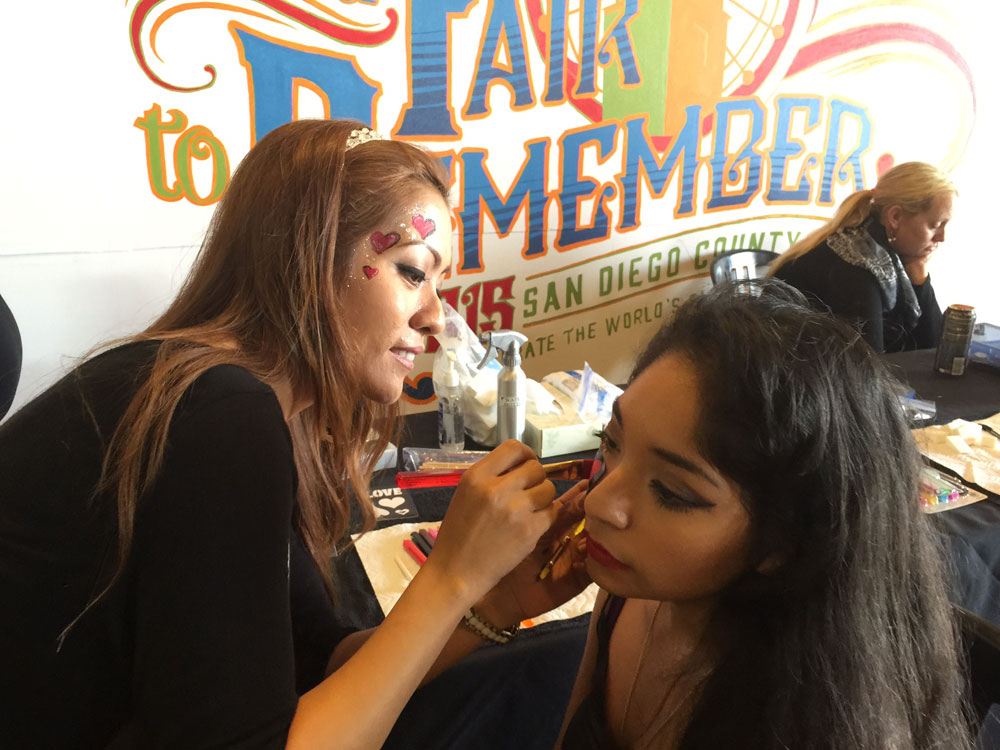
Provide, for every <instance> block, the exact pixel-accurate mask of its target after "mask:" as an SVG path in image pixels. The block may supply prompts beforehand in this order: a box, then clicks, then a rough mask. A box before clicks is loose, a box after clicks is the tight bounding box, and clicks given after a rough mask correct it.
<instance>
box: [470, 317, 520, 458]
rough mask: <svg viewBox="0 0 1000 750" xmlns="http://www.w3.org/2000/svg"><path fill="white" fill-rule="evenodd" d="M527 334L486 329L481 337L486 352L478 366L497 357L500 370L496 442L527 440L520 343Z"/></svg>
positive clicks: (484, 364) (483, 365)
mask: <svg viewBox="0 0 1000 750" xmlns="http://www.w3.org/2000/svg"><path fill="white" fill-rule="evenodd" d="M527 340H528V337H527V336H525V335H524V334H523V333H518V332H517V331H487V332H486V333H484V334H483V335H482V336H480V341H482V342H483V344H484V345H485V347H486V354H485V356H484V357H483V359H482V361H481V362H480V363H479V369H482V368H483V367H485V366H486V364H487V363H488V362H489V361H490V360H491V359H493V358H494V357H496V358H497V359H499V360H500V364H501V366H502V367H501V369H500V372H498V373H497V442H498V443H502V442H503V441H504V440H510V439H514V440H524V427H525V413H526V407H527V404H528V396H527V390H528V380H527V378H526V377H525V375H524V370H522V369H521V346H522V345H523V344H524V343H525V342H526V341H527Z"/></svg>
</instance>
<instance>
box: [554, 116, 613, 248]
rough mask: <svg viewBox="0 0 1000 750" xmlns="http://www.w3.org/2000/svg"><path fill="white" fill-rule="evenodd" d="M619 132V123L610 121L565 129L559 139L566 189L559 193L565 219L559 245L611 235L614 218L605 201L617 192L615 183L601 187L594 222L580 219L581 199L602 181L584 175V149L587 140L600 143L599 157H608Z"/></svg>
mask: <svg viewBox="0 0 1000 750" xmlns="http://www.w3.org/2000/svg"><path fill="white" fill-rule="evenodd" d="M617 132H618V126H617V125H616V124H615V123H607V124H606V125H596V126H593V127H589V128H584V129H583V130H578V131H576V132H569V133H565V134H564V135H563V136H562V138H560V139H559V145H560V148H561V150H562V190H561V191H560V193H559V204H560V206H562V222H561V223H560V226H559V235H558V237H557V239H556V244H558V245H559V247H562V248H566V247H570V246H572V245H577V244H580V243H582V242H592V241H594V240H599V239H604V238H605V237H607V236H608V234H609V229H608V225H609V221H610V219H609V216H608V209H607V208H606V207H605V203H606V202H607V201H608V200H610V199H611V198H613V197H614V195H615V188H614V186H613V185H605V186H604V187H603V188H602V189H601V193H600V195H599V196H598V198H597V202H596V206H595V208H594V224H593V225H592V226H589V227H587V226H584V227H581V226H580V225H579V224H578V223H577V222H578V220H579V218H580V201H581V200H582V199H584V198H587V197H589V196H591V195H592V194H593V193H594V190H595V189H596V188H598V187H600V184H601V183H599V182H598V181H597V180H594V179H591V178H590V177H581V176H580V150H581V149H582V148H583V146H584V145H585V144H587V143H596V144H597V160H598V161H604V160H605V159H606V158H607V154H608V152H609V151H611V150H612V149H613V148H614V146H615V135H616V134H617Z"/></svg>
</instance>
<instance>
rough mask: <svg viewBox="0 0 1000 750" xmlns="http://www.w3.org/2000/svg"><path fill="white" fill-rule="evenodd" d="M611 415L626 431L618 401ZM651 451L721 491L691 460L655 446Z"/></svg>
mask: <svg viewBox="0 0 1000 750" xmlns="http://www.w3.org/2000/svg"><path fill="white" fill-rule="evenodd" d="M611 413H612V414H614V417H615V419H617V420H618V424H619V425H621V427H622V429H624V428H625V421H624V420H623V419H622V410H621V407H620V406H618V399H615V402H614V403H613V404H612V405H611ZM650 450H651V451H652V452H653V453H655V454H656V455H657V456H658V457H659V458H661V459H662V460H664V461H666V462H667V463H669V464H673V465H674V466H676V467H677V468H679V469H682V470H684V471H686V472H688V473H689V474H694V475H696V476H699V477H701V478H702V479H704V480H705V481H706V482H708V483H709V484H711V485H712V486H713V487H719V488H720V489H721V485H720V484H719V483H718V481H716V480H715V478H713V477H712V476H710V475H709V473H708V472H707V471H705V469H703V468H702V467H701V466H699V465H698V464H696V463H694V462H693V461H691V460H690V459H688V458H685V457H684V456H681V455H680V454H678V453H674V452H673V451H668V450H664V449H663V448H660V447H658V446H655V445H654V446H652V447H651V448H650Z"/></svg>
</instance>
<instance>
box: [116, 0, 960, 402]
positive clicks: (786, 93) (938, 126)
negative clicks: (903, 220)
mask: <svg viewBox="0 0 1000 750" xmlns="http://www.w3.org/2000/svg"><path fill="white" fill-rule="evenodd" d="M124 13H125V16H123V19H122V20H123V28H125V29H127V39H126V38H125V37H124V36H123V38H122V40H121V43H122V44H128V45H130V46H131V50H132V54H133V56H134V64H135V66H136V70H137V71H140V72H141V74H142V76H143V81H144V83H143V84H142V87H141V91H142V93H141V94H138V95H137V91H136V90H133V91H130V92H129V96H132V97H133V98H134V105H135V119H134V128H135V132H136V134H137V136H138V137H136V139H135V142H134V143H133V144H132V146H131V148H132V156H133V157H134V163H135V169H137V170H145V172H146V177H147V182H148V191H147V192H146V193H145V194H144V195H136V196H131V197H130V198H129V200H132V201H160V202H166V203H175V204H178V205H180V204H184V203H187V204H192V205H194V206H202V207H205V209H204V211H205V212H206V213H205V214H204V218H203V219H201V220H207V212H208V211H210V207H211V205H212V204H213V203H215V202H216V201H217V200H218V199H219V197H220V195H221V194H222V192H223V190H224V189H225V185H226V182H227V180H228V178H229V176H230V174H231V171H232V169H233V168H234V167H235V165H236V164H237V163H238V161H239V159H240V158H241V157H242V155H243V153H245V152H246V150H247V149H248V148H249V147H250V146H251V145H252V144H253V143H254V142H255V141H256V140H258V139H259V138H260V137H262V136H263V135H264V134H265V133H267V132H268V131H270V130H271V129H273V128H274V127H276V126H278V125H280V124H282V123H284V122H286V121H289V120H292V119H296V118H299V117H355V118H358V119H360V120H363V121H365V122H368V123H371V124H372V125H373V126H374V127H375V128H376V129H378V130H380V131H382V132H383V133H386V134H387V135H390V136H391V137H393V138H397V139H405V140H410V141H412V142H414V143H418V144H422V145H424V146H426V147H427V148H429V149H430V150H432V151H434V152H435V153H436V154H438V155H439V156H440V157H441V158H442V159H443V160H444V161H445V162H446V163H447V164H448V165H449V167H450V169H451V174H452V177H453V180H454V187H453V196H454V204H455V207H454V232H455V236H456V244H455V247H456V248H457V251H456V257H455V263H454V269H453V273H452V274H451V276H450V282H449V283H448V284H447V285H446V288H445V291H444V296H445V298H446V299H447V300H448V301H449V302H450V303H451V304H452V305H453V306H454V307H455V308H456V309H458V310H459V311H460V312H461V313H462V314H463V315H464V316H465V318H466V320H467V321H468V323H469V324H470V326H472V327H473V328H474V329H475V330H477V331H484V330H489V329H493V328H501V327H502V328H511V327H512V328H516V329H518V330H521V331H523V332H524V333H525V334H526V335H528V337H529V343H528V344H527V345H526V347H525V366H526V369H527V370H528V372H529V374H530V375H532V376H535V377H540V376H541V375H543V374H545V373H547V372H550V371H552V370H557V369H563V368H571V367H578V366H580V365H582V363H583V360H584V358H586V359H587V360H588V361H590V363H591V365H592V366H594V367H595V369H597V370H598V371H599V372H602V373H603V374H605V375H606V376H607V377H609V378H611V379H619V380H620V379H621V378H623V377H624V374H625V372H626V371H627V367H628V364H629V362H630V360H631V357H632V355H633V353H634V351H635V349H636V348H637V346H638V345H639V342H640V341H642V340H644V339H645V338H646V337H647V336H648V335H650V334H651V333H652V331H653V329H654V327H655V326H656V325H657V324H659V323H660V322H661V321H662V320H663V319H665V318H666V317H668V316H669V315H670V314H671V311H672V310H673V309H674V308H675V307H676V306H677V305H678V304H679V303H680V301H681V300H683V299H684V298H686V297H687V296H689V295H690V294H693V293H695V292H697V291H698V290H700V289H702V288H704V286H705V285H706V284H708V283H709V282H708V266H709V264H710V262H711V259H712V258H713V257H714V256H715V255H716V254H718V253H720V252H723V251H726V250H730V249H737V248H762V249H767V250H775V251H782V250H784V249H786V248H787V247H788V246H789V245H790V244H791V243H792V242H794V241H795V239H796V238H798V237H799V236H800V235H801V234H802V233H803V232H806V231H808V230H809V229H811V228H812V227H813V226H815V225H816V222H817V221H818V220H820V219H823V218H825V217H827V216H828V215H829V214H830V213H831V211H832V208H833V207H834V206H835V205H836V204H837V203H839V201H840V200H842V199H843V198H844V197H845V196H846V195H847V194H849V193H850V192H852V191H853V190H856V189H860V188H863V187H865V186H870V185H871V184H872V183H873V182H874V180H875V179H876V177H877V174H878V173H879V172H881V171H884V169H886V168H888V167H889V166H891V165H892V164H893V163H895V162H898V161H903V160H909V159H922V160H926V161H931V162H935V163H938V164H939V165H941V166H943V167H944V168H946V169H948V168H950V167H952V166H954V165H955V164H957V163H958V162H959V160H961V158H962V156H963V154H964V151H965V148H966V144H967V141H968V139H969V135H970V132H971V128H972V125H973V121H974V119H975V113H976V87H975V81H974V80H973V75H972V72H971V69H970V67H969V65H968V64H967V62H966V60H965V59H964V58H963V56H962V54H961V53H960V52H959V49H960V45H959V44H958V43H957V41H956V40H957V28H958V25H957V22H956V21H955V20H954V19H952V17H951V15H950V11H949V3H948V2H947V1H946V0H915V1H911V2H895V3H887V2H881V1H879V0H869V1H867V2H854V3H850V2H834V1H833V0H829V1H824V0H740V1H739V2H737V1H736V0H420V1H419V2H417V0H405V1H403V0H401V1H399V2H386V1H383V0H343V1H341V2H333V1H332V0H328V1H327V2H319V1H318V0H294V1H293V0H287V1H286V0H259V1H251V0H230V1H229V2H200V1H188V2H180V1H178V0H138V1H137V2H129V3H127V6H126V8H125V11H124ZM901 75H902V76H905V77H906V78H907V79H908V80H912V78H913V77H914V76H920V77H921V79H922V85H923V86H924V87H927V88H928V89H933V90H934V92H935V97H936V98H937V103H938V106H936V107H935V108H934V112H933V113H929V112H928V110H927V108H926V105H925V103H923V102H921V101H920V99H919V98H918V97H916V96H914V95H913V93H912V88H909V87H906V86H899V85H892V84H891V82H892V81H894V80H897V81H898V80H899V77H900V76H901ZM197 215H198V216H201V214H200V213H199V214H197ZM190 222H191V214H185V221H184V222H181V224H182V228H178V229H176V231H175V230H174V229H171V228H170V227H165V228H164V231H165V232H167V233H168V234H169V233H171V232H173V231H175V233H176V234H177V235H178V236H179V235H180V234H181V231H184V232H186V233H188V234H190V228H191V223H190ZM424 356H425V357H426V361H425V362H424V364H423V366H422V367H420V368H418V369H419V370H422V371H423V372H422V374H421V375H419V376H418V377H417V378H415V379H414V380H413V381H411V382H410V383H408V385H407V393H406V396H407V398H408V400H409V401H411V402H412V403H414V404H421V403H427V402H428V401H429V400H431V399H432V398H433V396H432V390H431V384H430V377H429V372H428V371H429V369H430V359H429V357H428V355H424Z"/></svg>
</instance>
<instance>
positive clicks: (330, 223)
mask: <svg viewBox="0 0 1000 750" xmlns="http://www.w3.org/2000/svg"><path fill="white" fill-rule="evenodd" d="M362 127H364V125H363V124H362V123H359V122H355V121H350V120H301V121H297V122H291V123H288V124H286V125H283V126H281V127H279V128H277V129H275V130H273V131H272V132H270V133H268V134H267V135H266V136H265V137H264V138H263V139H261V141H260V142H259V143H258V144H257V145H256V146H255V147H254V148H253V149H251V150H250V152H249V153H248V154H247V155H246V157H245V158H244V159H243V161H242V163H241V164H240V166H239V168H238V169H237V170H236V172H235V174H234V175H233V179H232V182H231V183H230V185H229V186H228V188H227V190H226V193H225V195H224V196H223V198H222V201H221V202H220V204H219V206H218V208H217V209H216V211H215V214H214V215H213V217H212V221H211V224H210V226H209V229H208V233H207V234H206V237H205V240H204V242H203V243H202V247H201V251H200V253H199V255H198V258H197V260H196V261H195V263H194V266H193V267H192V269H191V272H190V274H189V275H188V277H187V280H186V281H185V282H184V285H183V287H182V288H181V290H180V292H179V294H178V295H177V297H176V299H175V300H174V301H173V303H172V304H171V305H170V307H169V308H168V309H167V311H166V312H164V313H163V315H161V316H160V318H159V319H157V320H156V321H155V322H154V323H153V324H152V325H151V326H149V328H147V329H146V330H145V331H143V332H142V333H140V334H138V335H136V336H134V337H131V338H130V339H126V341H129V340H161V341H162V342H163V343H162V344H161V345H160V347H159V349H158V353H157V356H156V359H155V362H154V364H153V367H152V371H151V374H150V376H149V379H148V380H147V381H146V382H145V383H144V384H143V385H142V386H141V387H140V388H139V390H138V392H137V393H136V395H135V397H134V398H133V399H132V401H131V403H130V404H129V406H128V408H127V410H126V411H125V413H124V415H123V417H122V419H121V421H120V422H119V424H118V426H117V428H116V430H115V432H114V434H113V436H112V438H111V441H110V443H109V446H108V450H107V453H106V454H105V457H104V462H103V465H102V472H101V479H100V482H99V484H98V488H97V491H98V492H99V493H102V494H103V493H107V494H109V495H113V496H114V497H115V498H116V501H117V511H118V556H117V567H116V569H115V572H114V574H113V576H112V577H111V579H110V581H108V582H107V585H106V586H105V588H104V590H103V591H102V592H101V594H99V595H98V596H97V597H95V599H94V600H92V601H91V603H90V604H89V605H88V608H89V606H91V605H92V604H93V603H94V602H95V601H96V600H97V599H99V598H100V597H101V596H103V593H104V592H106V591H107V590H108V589H109V588H110V587H111V585H112V584H113V583H114V581H115V580H116V579H117V577H118V576H119V575H120V573H121V571H122V569H123V567H124V565H125V562H126V560H127V558H128V554H129V549H130V546H131V542H132V532H133V521H134V518H135V512H136V507H137V505H138V503H139V502H140V501H141V500H142V497H143V496H144V495H145V494H146V493H147V492H148V491H149V490H150V488H151V486H152V485H153V483H154V482H155V481H156V479H157V476H158V474H159V471H160V468H161V466H162V463H163V456H164V450H165V447H166V441H167V432H168V428H169V426H170V420H171V417H172V415H173V413H174V410H175V409H176V408H177V404H178V401H179V400H180V398H181V396H182V395H183V394H184V392H185V391H186V390H187V388H188V387H189V386H190V385H191V384H192V383H193V382H194V381H195V380H196V379H197V378H198V377H199V376H200V375H201V374H202V373H204V372H205V371H206V370H207V369H209V368H210V367H214V366H216V365H221V364H234V365H238V366H240V367H243V368H245V369H246V370H248V371H249V372H250V373H252V374H253V375H254V376H255V377H257V378H258V379H260V380H261V381H263V382H265V383H269V384H274V383H276V382H283V383H288V384H290V385H291V387H292V390H293V392H294V393H295V394H298V395H301V394H306V395H307V396H308V399H309V400H310V401H311V405H310V406H308V407H307V408H305V409H304V410H302V411H301V412H299V413H298V414H296V415H295V416H294V417H292V418H291V419H290V420H289V422H288V426H289V431H290V433H291V436H292V444H293V450H294V456H295V465H296V468H297V470H298V478H299V482H298V497H297V509H296V522H297V525H298V528H299V531H300V533H301V534H302V537H303V539H304V541H305V543H306V545H307V546H308V548H309V551H310V553H311V555H312V557H313V558H314V559H315V561H316V563H317V565H318V567H319V569H320V571H321V573H322V574H323V576H324V579H325V581H326V583H327V586H328V588H329V589H330V590H331V591H332V585H331V581H330V571H329V559H330V555H331V553H332V551H333V549H334V546H335V545H336V543H337V542H338V541H339V540H341V539H342V538H343V537H344V535H345V533H346V531H347V529H348V525H349V522H350V493H351V491H352V490H353V492H354V493H355V494H356V496H357V497H358V498H361V499H362V502H360V503H359V505H360V508H361V513H362V517H363V520H364V524H365V527H366V528H370V527H371V525H372V524H373V520H374V513H373V510H372V508H371V505H370V504H369V503H367V502H365V501H364V499H366V498H367V496H368V495H367V490H368V481H369V479H370V477H371V472H372V468H373V466H374V464H375V461H376V458H377V457H378V456H380V455H381V454H382V452H383V450H384V449H385V447H386V445H387V444H388V442H389V439H390V436H391V432H392V428H393V426H394V424H395V421H396V417H397V416H398V407H397V405H396V404H379V403H375V402H373V401H370V400H368V399H365V398H362V397H361V393H362V389H361V383H360V380H359V373H358V368H357V366H356V365H357V364H358V357H357V356H356V352H355V349H354V348H353V347H352V342H351V336H350V332H349V331H345V330H344V328H343V327H342V324H341V323H340V320H341V312H342V308H341V304H340V296H341V292H342V290H343V289H344V288H345V286H346V284H347V279H348V276H349V273H350V267H351V262H352V260H353V254H354V250H353V248H354V247H356V246H357V244H358V242H359V241H360V239H361V238H362V237H363V236H364V235H365V234H366V233H367V232H368V231H370V230H371V228H372V227H374V226H376V225H377V224H378V223H379V222H380V221H382V220H384V218H385V217H386V216H387V215H388V214H389V213H391V212H392V211H393V210H394V208H395V207H397V206H398V205H399V203H401V202H403V201H405V200H406V199H407V197H408V196H412V193H413V192H414V191H415V190H421V189H427V188H430V189H432V190H434V191H435V192H436V193H438V194H439V195H441V197H442V198H443V199H444V200H445V202H446V203H447V201H448V176H447V174H446V173H445V171H444V169H443V167H442V165H441V163H440V162H439V161H438V160H437V159H435V158H434V157H432V156H431V155H430V154H428V153H427V152H425V151H423V150H421V149H420V148H417V147H415V146H413V145H410V144H407V143H402V142H395V141H370V142H366V143H363V144H361V145H359V146H356V147H354V148H351V149H347V148H346V147H345V145H346V140H347V138H348V135H349V134H350V132H351V131H352V130H354V129H357V128H362ZM85 611H86V610H85ZM74 622H75V621H74ZM68 629H69V628H67V630H68Z"/></svg>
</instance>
